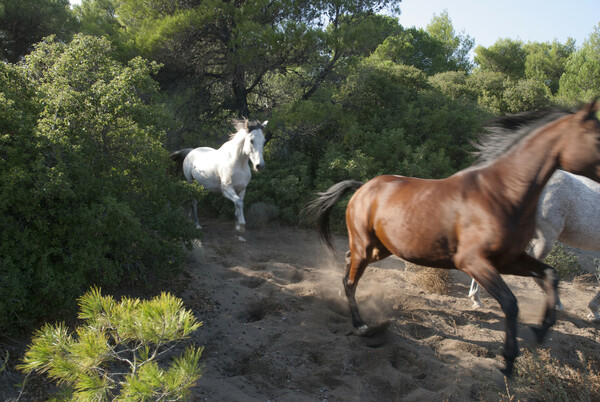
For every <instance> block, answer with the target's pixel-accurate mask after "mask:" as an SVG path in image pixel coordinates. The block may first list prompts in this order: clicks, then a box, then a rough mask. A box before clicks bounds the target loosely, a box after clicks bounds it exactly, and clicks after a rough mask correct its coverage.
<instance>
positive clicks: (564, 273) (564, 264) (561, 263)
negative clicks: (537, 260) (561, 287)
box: [544, 243, 582, 280]
mask: <svg viewBox="0 0 600 402" xmlns="http://www.w3.org/2000/svg"><path fill="white" fill-rule="evenodd" d="M544 262H545V263H546V264H548V265H551V266H552V267H554V268H555V269H556V271H557V272H558V276H559V278H561V279H569V280H571V279H573V277H574V276H576V275H579V274H581V273H582V269H581V265H579V261H578V259H577V256H576V255H575V253H573V252H572V251H569V249H568V248H567V246H565V245H564V244H562V243H556V245H555V246H554V247H553V248H552V251H551V252H550V254H548V256H547V257H546V258H545V260H544Z"/></svg>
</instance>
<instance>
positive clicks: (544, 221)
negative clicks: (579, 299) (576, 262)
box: [469, 170, 600, 322]
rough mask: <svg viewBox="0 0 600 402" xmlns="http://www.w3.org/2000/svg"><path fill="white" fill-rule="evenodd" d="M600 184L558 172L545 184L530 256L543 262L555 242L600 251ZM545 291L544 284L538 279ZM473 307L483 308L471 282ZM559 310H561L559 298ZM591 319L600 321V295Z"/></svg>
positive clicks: (593, 302)
mask: <svg viewBox="0 0 600 402" xmlns="http://www.w3.org/2000/svg"><path fill="white" fill-rule="evenodd" d="M598 224H600V184H598V183H596V182H595V181H593V180H590V179H588V178H586V177H583V176H578V175H574V174H571V173H568V172H565V171H562V170H557V171H556V172H555V173H554V174H553V175H552V177H551V178H550V181H548V183H547V184H546V187H545V188H544V191H543V192H542V194H541V195H540V200H539V201H538V204H537V213H536V229H535V235H534V238H533V239H532V240H531V243H530V246H531V254H532V255H533V256H534V257H535V258H537V259H538V260H543V259H544V258H546V256H547V255H548V254H549V253H550V251H551V250H552V247H553V246H554V243H556V241H557V240H558V241H561V242H563V243H565V244H568V245H569V246H572V247H575V248H579V249H584V250H599V251H600V230H598ZM536 282H537V284H538V285H540V287H542V288H543V283H541V282H540V281H539V279H536ZM469 297H470V298H471V299H472V300H473V307H476V308H477V307H482V306H483V304H482V303H481V299H480V297H479V285H478V284H477V282H475V281H474V280H473V281H472V282H471V290H470V291H469ZM556 302H557V303H556V304H557V308H558V309H559V310H562V308H563V306H562V303H561V301H560V299H558V297H557V300H556ZM588 308H589V309H590V311H591V313H590V314H588V319H590V320H592V321H596V322H598V321H600V314H599V313H598V310H599V309H600V292H598V294H596V296H595V297H594V298H593V299H592V301H590V303H589V304H588Z"/></svg>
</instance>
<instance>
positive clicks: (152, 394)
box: [18, 288, 203, 401]
mask: <svg viewBox="0 0 600 402" xmlns="http://www.w3.org/2000/svg"><path fill="white" fill-rule="evenodd" d="M79 307H80V312H79V318H80V319H82V320H83V324H82V325H81V326H79V327H78V329H77V331H76V333H75V334H72V333H70V332H69V331H68V329H67V328H66V326H65V325H64V324H56V325H49V324H46V325H44V326H43V327H42V328H41V329H40V330H38V331H37V332H36V334H35V336H34V337H33V340H32V343H31V345H30V346H29V348H28V349H27V351H26V353H25V357H24V360H23V363H22V364H21V365H19V366H18V368H19V369H21V370H22V371H24V372H25V373H31V372H38V373H46V374H47V375H48V376H49V377H50V378H51V379H53V380H55V381H57V382H58V383H59V384H62V385H66V386H67V387H68V388H69V389H68V390H66V393H67V394H68V395H69V396H70V398H69V399H74V400H96V401H107V400H114V399H119V400H136V401H155V400H170V401H173V400H179V399H183V398H185V397H187V396H189V389H190V388H191V387H192V386H193V385H194V383H195V382H196V381H197V380H198V379H199V378H200V377H201V375H202V369H201V364H200V357H201V355H202V351H203V348H202V347H200V348H194V347H189V348H187V349H186V350H185V352H184V353H183V355H182V356H179V357H172V356H171V355H170V354H169V353H170V352H172V351H173V348H174V347H175V346H176V342H177V341H180V340H183V339H186V338H188V337H189V335H190V334H191V333H192V332H194V331H195V330H197V329H198V328H199V327H200V326H201V325H202V323H200V322H198V321H197V320H196V319H195V318H194V316H193V315H192V314H191V312H190V311H188V310H186V309H185V308H183V303H182V302H181V300H180V299H178V298H175V297H173V296H171V295H169V294H167V293H163V294H161V295H160V296H157V297H155V298H153V299H152V300H145V301H140V300H139V299H129V298H122V299H121V301H120V302H116V301H115V300H114V299H113V298H112V297H110V296H102V295H101V293H100V290H99V289H98V288H92V289H91V290H90V291H89V292H87V293H86V294H85V295H83V296H82V297H81V298H80V300H79ZM164 361H171V363H170V365H169V366H168V368H166V369H165V366H166V364H165V363H164ZM159 363H161V364H160V365H159ZM25 385H26V384H25Z"/></svg>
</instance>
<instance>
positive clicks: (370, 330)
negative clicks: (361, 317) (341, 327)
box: [356, 321, 390, 338]
mask: <svg viewBox="0 0 600 402" xmlns="http://www.w3.org/2000/svg"><path fill="white" fill-rule="evenodd" d="M389 326H390V322H389V321H384V322H380V323H379V324H377V325H374V326H372V327H367V326H366V325H365V326H364V327H360V328H358V329H357V330H356V335H358V336H362V337H366V338H368V337H371V336H375V335H378V334H380V333H382V332H385V331H386V330H387V329H388V327H389Z"/></svg>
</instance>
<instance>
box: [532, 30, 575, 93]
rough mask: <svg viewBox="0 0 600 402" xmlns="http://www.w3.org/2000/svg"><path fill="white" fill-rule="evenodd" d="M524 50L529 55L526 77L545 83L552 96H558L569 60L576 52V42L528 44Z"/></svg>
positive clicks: (570, 40) (568, 40)
mask: <svg viewBox="0 0 600 402" xmlns="http://www.w3.org/2000/svg"><path fill="white" fill-rule="evenodd" d="M524 50H525V52H526V53H527V56H526V57H525V77H526V78H528V79H533V80H536V81H538V82H541V83H544V84H545V85H546V86H547V87H548V88H549V89H550V92H552V94H556V93H557V92H558V89H559V80H560V77H561V76H562V75H563V73H564V72H565V67H566V63H567V60H568V59H569V57H570V56H571V54H573V53H574V52H575V40H574V39H567V41H566V43H565V44H562V43H560V42H558V41H556V40H554V41H553V42H552V43H550V42H544V43H537V42H533V43H527V44H526V45H525V46H524Z"/></svg>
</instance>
